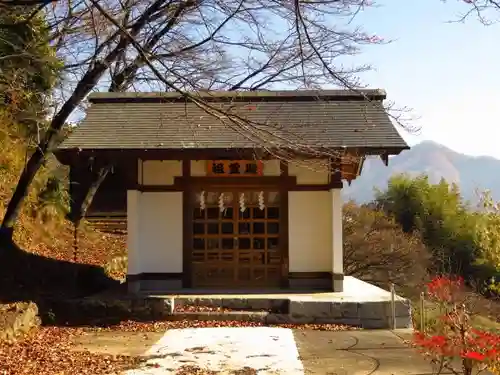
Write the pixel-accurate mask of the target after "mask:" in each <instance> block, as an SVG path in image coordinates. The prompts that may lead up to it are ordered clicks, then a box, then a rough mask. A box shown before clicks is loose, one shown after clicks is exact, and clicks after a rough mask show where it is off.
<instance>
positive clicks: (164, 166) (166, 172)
mask: <svg viewBox="0 0 500 375" xmlns="http://www.w3.org/2000/svg"><path fill="white" fill-rule="evenodd" d="M138 169H139V176H138V179H139V183H141V184H143V185H173V184H174V177H180V176H182V162H181V161H179V160H144V161H139V168H138Z"/></svg>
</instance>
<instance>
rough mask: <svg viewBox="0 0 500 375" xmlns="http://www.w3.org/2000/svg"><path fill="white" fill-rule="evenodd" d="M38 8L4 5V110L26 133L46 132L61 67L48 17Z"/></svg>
mask: <svg viewBox="0 0 500 375" xmlns="http://www.w3.org/2000/svg"><path fill="white" fill-rule="evenodd" d="M34 10H36V8H35V9H33V7H30V6H22V7H0V110H1V111H2V112H4V114H5V113H7V114H8V115H10V116H11V118H12V120H13V121H12V122H13V123H15V124H18V125H20V126H21V129H20V130H21V134H22V135H24V136H31V135H38V133H39V132H40V131H42V132H43V128H44V126H45V115H46V114H47V110H48V109H49V107H50V93H51V91H52V89H53V87H54V85H55V84H56V82H57V79H58V77H59V68H60V67H61V63H60V60H59V59H58V58H57V57H56V56H55V51H54V49H53V48H52V47H51V46H50V45H49V31H48V29H47V24H46V22H45V17H44V15H43V14H40V13H33V12H34ZM35 139H36V138H35Z"/></svg>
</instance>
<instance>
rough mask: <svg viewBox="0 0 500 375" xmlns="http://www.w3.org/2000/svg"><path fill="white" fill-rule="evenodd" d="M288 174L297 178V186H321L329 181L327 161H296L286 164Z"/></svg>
mask: <svg viewBox="0 0 500 375" xmlns="http://www.w3.org/2000/svg"><path fill="white" fill-rule="evenodd" d="M288 174H289V175H290V176H296V177H297V184H299V185H307V184H311V185H314V184H316V185H322V184H327V183H328V182H329V180H330V172H329V167H328V161H327V160H304V161H302V160H300V161H299V160H296V161H290V162H289V163H288Z"/></svg>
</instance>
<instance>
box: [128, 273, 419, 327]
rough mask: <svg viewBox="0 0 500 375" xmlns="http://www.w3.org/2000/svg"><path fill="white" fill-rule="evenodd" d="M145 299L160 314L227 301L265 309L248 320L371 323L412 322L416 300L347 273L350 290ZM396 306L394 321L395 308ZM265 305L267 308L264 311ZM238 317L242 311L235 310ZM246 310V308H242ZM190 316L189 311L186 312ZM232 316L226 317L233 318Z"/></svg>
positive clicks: (198, 293) (192, 293)
mask: <svg viewBox="0 0 500 375" xmlns="http://www.w3.org/2000/svg"><path fill="white" fill-rule="evenodd" d="M137 298H139V299H144V301H149V302H148V303H151V304H154V305H155V310H157V311H159V313H160V315H176V313H175V306H179V305H181V306H186V305H190V306H210V307H222V308H226V309H231V310H242V311H245V312H252V311H256V310H257V311H259V312H260V313H259V314H254V315H251V314H250V316H249V314H243V315H244V320H252V319H256V320H259V321H262V320H265V322H268V323H303V324H308V323H316V324H318V323H334V324H346V325H353V326H358V327H362V328H368V329H388V328H396V329H400V328H411V327H412V319H411V304H410V301H408V300H407V299H405V298H402V297H400V296H395V299H394V307H393V305H392V300H391V293H390V292H388V291H386V290H383V289H381V288H378V287H376V286H374V285H372V284H368V283H366V282H364V281H361V280H359V279H356V278H354V277H350V276H347V277H345V279H344V292H341V293H334V292H309V293H307V292H304V291H293V290H286V291H285V290H280V291H269V292H268V293H255V292H245V291H231V290H228V291H225V292H221V291H220V290H218V291H209V290H176V291H169V293H168V294H161V293H154V294H152V293H142V294H140V295H139V296H137ZM393 310H394V312H395V322H394V323H395V324H393V318H392V312H393ZM263 311H265V312H263ZM223 314H226V315H231V314H229V313H228V312H226V313H224V312H217V313H198V314H197V315H196V313H194V314H191V316H192V319H207V316H208V319H213V320H216V318H217V316H218V315H223ZM232 315H233V318H235V319H236V317H237V316H238V314H232ZM240 315H241V314H240ZM184 317H185V316H184ZM228 317H229V316H226V318H224V319H222V318H221V320H227V318H228Z"/></svg>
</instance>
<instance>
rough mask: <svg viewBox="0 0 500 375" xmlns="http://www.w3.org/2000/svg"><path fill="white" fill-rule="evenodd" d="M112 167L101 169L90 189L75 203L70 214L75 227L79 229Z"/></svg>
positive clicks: (95, 175) (107, 166)
mask: <svg viewBox="0 0 500 375" xmlns="http://www.w3.org/2000/svg"><path fill="white" fill-rule="evenodd" d="M111 169H112V165H106V166H104V167H101V168H99V170H98V171H97V172H96V173H95V174H94V178H92V183H91V184H90V186H89V187H88V189H87V190H86V191H84V192H82V194H81V195H80V197H79V199H78V200H77V201H76V202H74V205H73V208H74V209H75V210H72V212H70V216H69V218H70V220H71V221H72V222H73V224H74V225H75V227H77V228H78V227H79V225H80V222H81V220H82V219H83V218H84V217H85V215H86V213H87V210H88V209H89V207H90V205H91V204H92V200H93V199H94V196H95V194H96V193H97V190H98V189H99V186H101V184H102V182H103V181H104V179H105V178H106V176H107V175H108V173H109V172H110V171H111Z"/></svg>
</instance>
